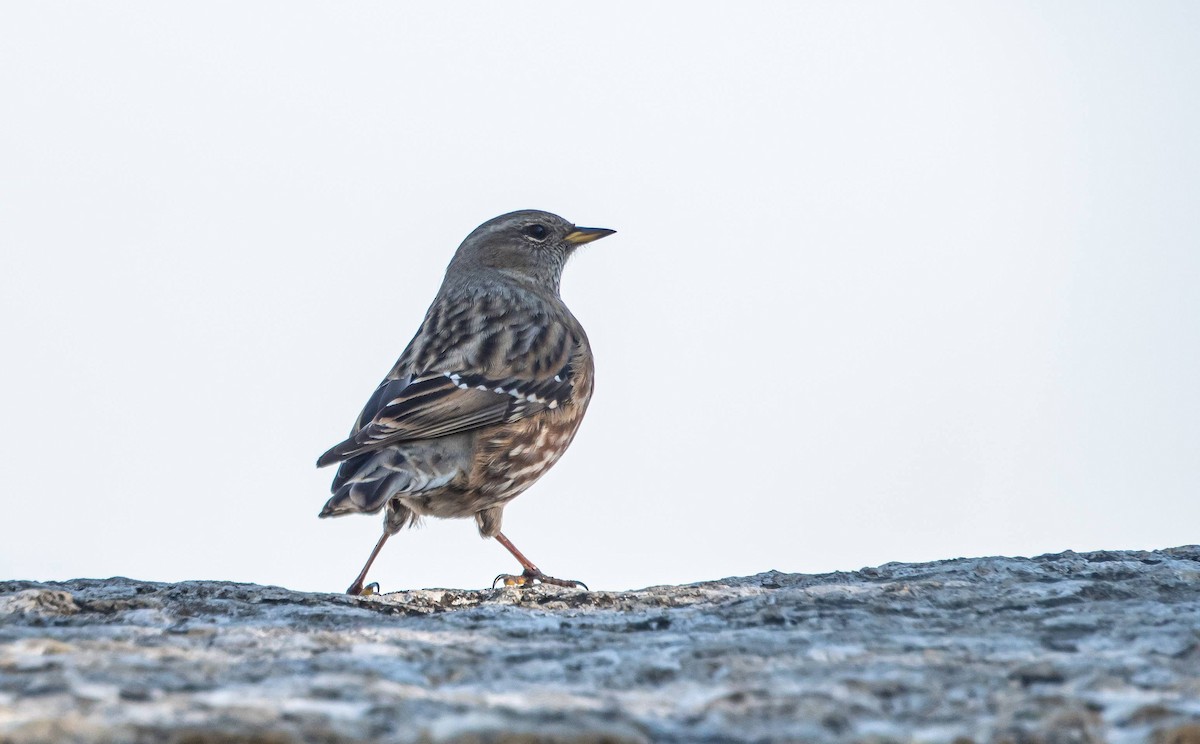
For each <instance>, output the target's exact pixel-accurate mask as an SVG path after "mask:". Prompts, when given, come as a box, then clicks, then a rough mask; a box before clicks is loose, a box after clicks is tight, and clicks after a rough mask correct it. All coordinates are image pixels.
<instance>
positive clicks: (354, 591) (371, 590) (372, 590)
mask: <svg viewBox="0 0 1200 744" xmlns="http://www.w3.org/2000/svg"><path fill="white" fill-rule="evenodd" d="M379 593H380V592H379V582H378V581H372V582H371V583H370V584H367V585H366V586H363V585H362V582H361V581H356V582H354V584H353V585H351V587H350V588H349V589H347V590H346V594H350V595H353V596H355V597H370V596H373V595H375V594H379Z"/></svg>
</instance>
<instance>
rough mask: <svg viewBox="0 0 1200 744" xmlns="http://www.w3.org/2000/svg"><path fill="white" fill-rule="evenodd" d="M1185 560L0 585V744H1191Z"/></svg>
mask: <svg viewBox="0 0 1200 744" xmlns="http://www.w3.org/2000/svg"><path fill="white" fill-rule="evenodd" d="M1198 722H1200V546H1188V547H1181V548H1174V549H1169V550H1159V551H1154V552H1128V551H1127V552H1099V553H1070V552H1068V553H1062V554H1058V555H1044V556H1040V557H1037V558H1031V559H1025V558H973V559H960V560H948V561H939V562H936V563H926V564H897V563H891V564H887V565H885V566H880V567H878V568H867V569H863V570H861V571H856V572H853V573H832V574H822V575H815V576H806V575H797V574H781V573H777V572H773V571H772V572H768V573H764V574H759V575H757V576H750V577H746V578H737V579H725V580H722V581H713V582H708V583H703V584H693V585H689V586H662V587H653V588H649V589H643V590H640V591H632V592H584V591H580V590H566V589H559V588H554V587H535V588H532V589H528V590H524V591H520V590H516V589H500V590H495V591H458V590H445V589H437V590H424V591H410V592H399V593H396V594H387V595H384V596H378V597H365V598H353V597H346V596H341V595H337V594H305V593H301V592H293V591H289V590H286V589H280V588H277V587H267V586H255V585H248V584H232V583H228V582H219V581H189V582H184V583H180V584H157V583H151V582H145V581H134V580H131V579H123V578H116V579H107V580H90V579H88V580H84V579H80V580H76V581H66V582H61V583H59V582H53V583H36V582H28V581H7V582H0V742H12V743H14V744H15V743H18V742H43V741H55V742H57V741H70V742H124V741H138V742H140V741H145V742H162V741H166V742H179V743H182V742H190V743H199V742H263V743H268V742H269V743H272V744H282V743H283V742H292V741H296V742H300V741H320V742H506V743H515V742H651V741H653V742H660V741H661V742H726V741H762V742H780V741H797V742H859V741H868V742H888V741H916V742H948V743H949V742H955V743H957V744H963V743H965V742H980V743H983V742H988V743H999V742H1013V743H1014V744H1021V743H1024V742H1046V743H1047V744H1056V743H1058V742H1064V743H1066V742H1081V743H1082V742H1113V743H1114V744H1119V743H1123V742H1139V743H1140V742H1155V743H1157V744H1200V723H1198Z"/></svg>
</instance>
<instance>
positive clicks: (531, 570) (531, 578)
mask: <svg viewBox="0 0 1200 744" xmlns="http://www.w3.org/2000/svg"><path fill="white" fill-rule="evenodd" d="M496 541H497V542H499V543H500V544H501V545H503V546H504V547H505V549H506V550H508V552H510V553H512V554H513V558H516V559H517V562H518V563H520V564H521V568H523V569H525V570H524V571H522V572H521V575H520V576H513V575H511V574H500V575H499V576H497V577H496V578H495V579H494V580H493V581H492V587H493V588H495V586H496V584H498V583H499V582H501V581H503V582H504V585H505V586H532V585H533V584H534V583H540V584H554V585H555V586H568V587H581V588H582V589H583V590H584V591H588V588H587V584H585V583H583V582H582V581H574V580H572V579H556V578H554V577H553V576H547V575H546V574H544V573H542V569H540V568H538V567H537V566H535V565H533V561H531V560H529V559H528V558H526V557H525V554H524V553H522V552H521V551H519V550H517V546H516V545H513V544H512V541H511V540H509V539H508V538H507V537H505V536H504V533H503V532H497V533H496Z"/></svg>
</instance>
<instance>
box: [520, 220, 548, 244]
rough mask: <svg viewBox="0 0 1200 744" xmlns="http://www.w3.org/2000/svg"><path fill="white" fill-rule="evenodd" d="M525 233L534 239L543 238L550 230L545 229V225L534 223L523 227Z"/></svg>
mask: <svg viewBox="0 0 1200 744" xmlns="http://www.w3.org/2000/svg"><path fill="white" fill-rule="evenodd" d="M525 234H526V235H528V236H529V237H531V238H533V239H534V240H545V239H546V236H547V235H549V234H550V231H549V230H547V229H546V226H545V225H539V224H537V223H534V224H532V225H530V226H529V227H526V228H525Z"/></svg>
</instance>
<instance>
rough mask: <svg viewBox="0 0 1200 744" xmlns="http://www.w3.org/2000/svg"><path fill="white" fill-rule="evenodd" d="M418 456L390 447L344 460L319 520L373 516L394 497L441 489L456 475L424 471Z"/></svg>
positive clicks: (445, 470)
mask: <svg viewBox="0 0 1200 744" xmlns="http://www.w3.org/2000/svg"><path fill="white" fill-rule="evenodd" d="M420 454H421V453H420V452H408V451H405V450H403V449H398V448H394V447H393V448H388V449H384V450H379V451H376V452H365V453H363V454H361V455H357V456H356V457H352V458H350V459H349V460H346V461H345V462H343V463H342V464H341V467H339V468H338V472H337V476H336V477H335V478H334V479H333V487H332V488H331V489H330V490H332V491H333V496H332V497H330V499H329V500H328V501H326V502H325V507H324V508H323V509H321V513H320V515H319V516H321V517H340V516H342V515H343V514H374V513H375V512H377V511H379V510H380V509H382V508H383V507H384V506H386V505H387V502H388V500H389V499H390V498H392V497H393V496H395V495H397V494H400V493H412V492H417V491H428V490H432V489H435V488H441V487H442V486H444V485H446V484H447V483H449V482H450V481H451V480H452V479H453V478H454V476H455V475H457V469H455V468H453V467H441V468H430V467H427V466H426V463H425V462H424V461H425V460H426V459H427V458H424V457H421V456H420ZM439 464H440V463H439Z"/></svg>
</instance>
